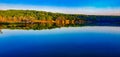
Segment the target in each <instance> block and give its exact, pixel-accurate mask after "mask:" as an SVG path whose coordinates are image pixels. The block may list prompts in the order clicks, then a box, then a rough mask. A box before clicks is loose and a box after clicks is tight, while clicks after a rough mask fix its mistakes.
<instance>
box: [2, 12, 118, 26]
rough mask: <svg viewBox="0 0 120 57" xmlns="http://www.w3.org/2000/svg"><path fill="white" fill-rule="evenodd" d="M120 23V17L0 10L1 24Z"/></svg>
mask: <svg viewBox="0 0 120 57" xmlns="http://www.w3.org/2000/svg"><path fill="white" fill-rule="evenodd" d="M41 22H46V23H65V24H69V23H82V24H83V23H90V22H91V23H96V22H97V23H98V22H102V23H106V22H110V23H120V16H100V15H83V14H63V13H52V12H45V11H36V10H0V23H41Z"/></svg>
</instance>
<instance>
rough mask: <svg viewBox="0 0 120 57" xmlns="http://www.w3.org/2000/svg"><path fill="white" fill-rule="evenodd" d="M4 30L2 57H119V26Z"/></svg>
mask: <svg viewBox="0 0 120 57" xmlns="http://www.w3.org/2000/svg"><path fill="white" fill-rule="evenodd" d="M1 31H2V33H1V34H0V57H120V27H111V26H85V27H62V28H55V29H50V30H49V29H46V30H18V29H16V30H10V29H2V30H1Z"/></svg>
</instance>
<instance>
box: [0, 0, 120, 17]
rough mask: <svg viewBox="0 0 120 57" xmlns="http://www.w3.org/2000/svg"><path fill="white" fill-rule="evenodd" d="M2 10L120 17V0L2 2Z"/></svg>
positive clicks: (8, 0) (17, 0)
mask: <svg viewBox="0 0 120 57" xmlns="http://www.w3.org/2000/svg"><path fill="white" fill-rule="evenodd" d="M0 9H28V10H44V11H51V12H60V13H69V14H89V15H93V14H94V15H96V14H97V15H103V14H104V15H120V0H1V1H0ZM101 12H102V13H101Z"/></svg>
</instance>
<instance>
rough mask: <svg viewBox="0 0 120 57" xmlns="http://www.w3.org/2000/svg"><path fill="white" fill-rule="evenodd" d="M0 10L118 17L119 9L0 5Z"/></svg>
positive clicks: (119, 14)
mask: <svg viewBox="0 0 120 57" xmlns="http://www.w3.org/2000/svg"><path fill="white" fill-rule="evenodd" d="M0 6H1V7H0V10H36V11H46V12H52V13H63V14H83V15H110V16H111V15H112V16H120V8H119V7H118V8H109V7H108V8H96V7H90V6H88V7H55V6H35V5H22V4H16V5H14V4H0Z"/></svg>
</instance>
